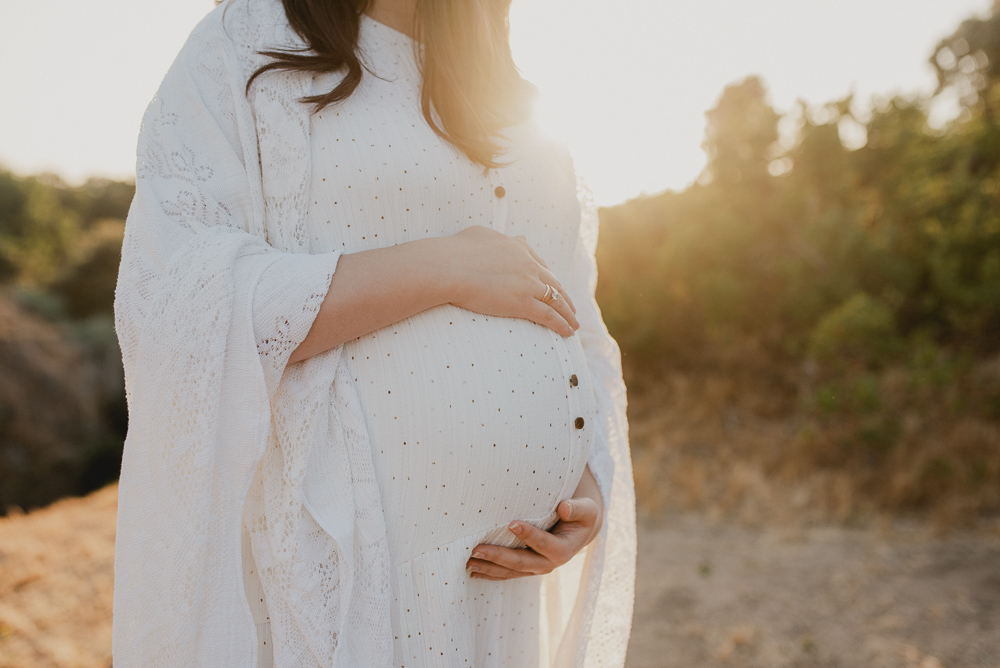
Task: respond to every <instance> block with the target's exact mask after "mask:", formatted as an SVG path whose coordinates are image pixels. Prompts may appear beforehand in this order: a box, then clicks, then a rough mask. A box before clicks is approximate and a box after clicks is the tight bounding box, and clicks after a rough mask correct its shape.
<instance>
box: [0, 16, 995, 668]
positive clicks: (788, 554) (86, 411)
mask: <svg viewBox="0 0 1000 668" xmlns="http://www.w3.org/2000/svg"><path fill="white" fill-rule="evenodd" d="M211 7H212V2H211V1H210V0H175V2H173V3H169V4H168V3H152V2H149V1H142V2H129V3H126V2H124V1H123V0H93V1H92V2H88V3H73V4H71V3H67V2H65V1H63V0H35V1H34V2H32V3H16V4H15V3H11V2H3V3H0V57H2V62H3V63H4V65H3V66H2V69H0V87H2V88H3V90H4V101H3V103H2V104H0V123H2V125H3V127H4V128H5V131H4V133H3V134H2V135H0V515H2V517H0V666H24V667H29V666H31V667H34V666H108V665H110V605H111V591H112V589H111V586H112V577H111V575H112V574H111V559H112V558H113V554H112V550H113V537H114V512H115V502H116V496H115V494H116V490H115V487H114V486H113V484H112V483H113V482H114V480H115V479H116V477H117V473H118V469H119V466H120V457H121V447H122V442H123V439H124V435H125V431H126V428H127V415H126V409H125V399H124V387H123V383H122V377H121V374H122V371H121V362H120V353H119V351H118V348H117V343H116V338H115V334H114V327H113V321H112V301H113V296H114V284H115V278H116V275H117V269H118V262H119V258H120V253H119V250H120V245H121V240H122V231H123V227H124V219H125V216H126V213H127V211H128V206H129V203H130V201H131V197H132V194H133V190H134V188H133V184H132V181H131V180H130V179H131V177H132V174H133V171H132V166H133V164H134V147H135V138H136V135H137V132H138V124H139V119H140V117H141V115H142V111H143V109H144V107H145V105H146V103H147V102H148V100H149V99H150V98H151V97H152V95H153V93H154V92H155V90H156V88H157V86H158V84H159V81H160V78H161V77H162V75H163V73H164V72H165V71H166V68H167V67H168V66H169V63H170V61H171V60H172V59H173V57H174V55H175V54H176V52H177V50H178V49H179V48H180V46H181V44H182V43H183V41H184V39H185V38H186V36H187V33H188V32H189V31H190V29H191V28H192V27H193V25H194V24H195V23H196V22H197V21H198V20H199V19H200V18H201V16H203V15H204V14H205V13H206V12H207V11H208V10H209V9H211ZM511 30H512V37H511V39H512V46H513V48H514V52H515V57H516V60H517V62H518V64H519V66H520V67H521V69H522V70H523V72H524V74H525V76H526V78H528V79H529V80H531V81H533V82H534V83H536V84H537V85H538V86H539V87H540V88H541V90H542V98H541V100H540V103H539V108H538V116H539V120H540V122H541V123H542V125H543V126H544V127H545V128H547V130H548V131H549V132H550V133H551V134H553V135H554V136H556V137H557V138H559V139H561V140H562V141H564V142H566V143H567V144H568V145H569V146H570V148H571V149H572V151H573V153H574V155H575V157H576V162H577V169H578V171H579V172H580V173H581V174H582V175H583V176H584V177H585V178H586V179H587V181H588V183H589V185H590V186H591V188H592V189H593V191H594V194H595V198H596V199H597V201H598V203H599V204H601V205H602V208H601V237H600V242H599V245H598V266H599V273H600V280H599V285H598V301H599V303H600V305H601V308H602V311H603V314H604V318H605V321H606V323H607V325H608V327H609V329H610V331H611V333H612V334H613V335H614V337H615V338H616V339H617V341H618V342H619V344H620V346H621V349H622V353H623V364H624V367H625V373H626V382H627V385H628V387H629V420H630V429H631V445H632V453H633V460H634V465H635V481H636V492H637V498H638V505H639V510H640V519H641V532H640V560H639V578H640V582H639V596H638V599H637V615H636V623H635V626H634V632H633V642H632V646H631V649H630V659H629V666H632V667H633V668H635V667H639V666H650V667H653V666H693V665H698V666H715V665H719V666H723V665H725V666H729V665H737V666H739V665H746V666H914V667H920V668H933V667H935V666H947V667H949V668H953V667H957V666H983V667H986V668H997V667H998V666H1000V2H997V1H993V2H991V1H990V0H948V1H947V2H945V1H943V0H880V2H878V3H870V2H863V1H861V0H843V1H841V2H837V3H832V2H808V3H805V2H801V1H798V2H796V1H794V0H767V1H765V2H761V3H745V2H736V1H735V0H706V1H704V2H698V3H694V2H650V1H640V0H623V1H622V2H618V3H594V2H583V1H582V0H575V1H572V2H571V1H569V0H546V2H544V3H527V2H523V1H522V2H514V4H513V5H512V12H511ZM109 484H111V486H108V485H109ZM88 495H89V496H88ZM65 497H76V498H68V499H66V498H65ZM59 499H65V500H63V501H59V502H58V503H56V504H55V505H50V504H52V503H53V502H56V501H58V500H59ZM31 511H34V512H31Z"/></svg>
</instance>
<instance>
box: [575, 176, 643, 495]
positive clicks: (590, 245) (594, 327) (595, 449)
mask: <svg viewBox="0 0 1000 668" xmlns="http://www.w3.org/2000/svg"><path fill="white" fill-rule="evenodd" d="M577 197H578V199H579V203H580V231H579V236H578V237H577V241H576V248H575V251H574V257H573V271H572V278H571V285H572V287H571V288H570V289H571V290H572V295H573V297H574V298H575V299H574V302H573V303H574V305H575V306H576V309H577V312H576V316H577V320H579V322H580V329H579V331H578V332H577V335H578V336H580V339H581V345H582V346H583V350H584V355H585V356H586V359H587V365H588V369H589V371H590V375H591V382H592V383H593V385H594V395H595V399H596V413H597V415H596V420H595V425H594V428H595V433H594V441H593V445H592V447H591V451H590V458H589V461H588V465H589V466H590V471H591V473H593V474H594V478H595V479H596V480H597V484H598V487H600V489H601V495H602V497H603V499H604V506H605V508H608V507H609V504H610V501H611V494H612V487H613V485H614V483H615V481H616V475H615V469H616V467H617V466H626V465H627V467H628V468H629V472H630V474H631V462H630V460H626V461H625V462H621V461H616V457H615V456H614V453H613V448H612V445H613V442H615V443H617V442H621V443H622V444H624V445H625V447H626V449H627V444H628V422H627V420H626V417H625V408H626V403H627V401H626V394H625V383H624V380H623V377H622V364H621V350H620V349H619V347H618V343H617V342H616V341H615V340H614V338H612V336H611V334H610V333H609V332H608V328H607V326H606V325H605V324H604V319H603V318H602V316H601V309H600V307H599V306H598V304H597V300H596V299H595V296H594V295H595V292H596V289H597V261H596V258H595V252H596V250H597V237H598V226H599V218H598V213H597V208H596V207H595V206H594V203H593V199H592V197H591V195H590V192H589V190H588V189H587V188H586V186H585V185H584V184H583V183H582V181H580V182H579V183H578V186H577ZM619 459H620V458H619Z"/></svg>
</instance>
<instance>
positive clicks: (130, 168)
mask: <svg viewBox="0 0 1000 668" xmlns="http://www.w3.org/2000/svg"><path fill="white" fill-rule="evenodd" d="M990 6H991V2H990V0H879V2H878V3H871V2H869V1H868V0H842V1H841V2H837V3H834V2H830V1H827V2H821V1H818V0H816V1H813V2H802V0H765V2H761V3H755V4H754V6H752V7H751V6H750V5H749V4H748V3H745V2H739V1H737V0H701V1H699V2H694V1H689V2H673V3H669V2H654V1H651V0H624V1H620V2H617V3H614V4H613V5H612V4H611V3H610V2H601V3H598V2H590V1H585V0H533V1H529V0H515V2H514V3H513V5H512V9H511V45H512V49H513V51H514V56H515V59H516V61H517V64H518V66H519V67H520V68H521V70H522V72H523V73H524V75H525V77H526V78H527V79H529V80H531V81H532V82H533V83H535V84H536V85H537V86H538V87H539V88H540V89H541V90H542V99H541V104H540V107H539V118H540V121H541V122H542V124H543V126H544V127H546V128H547V129H548V130H549V131H550V132H551V133H552V134H553V135H555V136H557V137H558V138H559V139H561V140H563V141H565V142H566V143H567V144H568V145H569V147H570V149H571V150H572V152H573V154H574V156H575V158H576V163H577V169H578V171H579V172H580V173H581V174H582V175H583V176H584V177H585V179H586V180H587V181H588V183H589V184H590V186H591V188H592V189H593V190H594V194H595V197H596V199H597V201H598V203H600V204H604V205H609V204H614V203H617V202H620V201H623V200H625V199H628V198H631V197H635V196H637V195H640V194H642V193H646V194H649V193H655V192H660V191H662V190H664V189H667V188H672V189H681V188H684V187H686V186H687V185H688V184H690V183H691V182H692V181H694V180H695V179H696V178H697V176H698V174H699V173H700V172H701V169H702V167H703V166H704V162H705V157H704V153H703V152H702V150H701V142H702V139H703V134H704V112H705V111H706V110H707V109H709V108H711V107H712V106H713V105H714V104H715V102H716V100H717V99H718V96H719V94H720V93H721V92H722V89H723V87H724V86H725V85H727V84H729V83H733V82H735V81H738V80H740V79H743V78H744V77H746V76H748V75H751V74H757V75H759V76H761V77H762V78H763V80H764V81H765V83H766V84H767V86H768V89H769V91H770V93H771V101H772V103H773V105H774V106H775V108H776V109H777V110H778V111H779V112H781V113H786V112H788V111H790V110H791V109H792V107H793V106H794V104H795V101H796V99H799V98H802V99H805V100H807V101H808V102H809V103H811V104H814V105H818V104H822V103H825V102H829V101H831V100H834V99H838V98H841V97H843V96H845V95H847V94H848V93H850V92H852V91H853V92H854V93H855V100H856V108H857V110H858V111H859V112H862V113H863V111H864V110H865V109H867V108H870V106H871V103H872V99H873V96H881V97H885V96H887V95H889V94H892V93H929V92H930V91H932V90H933V89H934V85H935V79H934V75H933V70H932V68H931V67H930V65H929V64H928V58H929V56H930V54H931V50H932V49H933V47H934V45H935V44H936V43H937V42H938V41H939V40H940V39H941V38H943V37H945V36H946V35H948V34H949V33H951V32H952V31H954V30H955V28H956V27H957V26H958V24H959V23H960V22H961V21H962V20H963V19H965V18H968V17H970V16H972V15H973V14H979V15H982V14H984V13H985V12H987V11H988V10H989V7H990ZM212 7H213V2H212V0H173V1H172V2H170V3H164V2H152V1H150V0H132V1H131V2H127V1H126V0H90V1H89V2H87V3H69V2H66V1H65V0H32V1H31V2H13V0H4V1H2V2H0V58H3V62H4V63H7V64H8V65H5V67H4V68H2V69H0V87H2V90H3V91H4V98H5V99H4V101H3V103H2V104H0V124H2V126H3V127H4V128H6V131H5V132H4V133H3V134H2V135H0V165H2V166H4V167H6V168H8V169H12V170H14V171H16V172H18V173H38V172H41V171H52V172H55V173H57V174H60V175H61V176H63V177H64V178H66V179H67V180H68V181H70V182H71V183H78V182H80V181H81V180H82V179H84V178H86V177H87V176H108V177H112V178H127V179H131V178H133V177H134V164H135V140H136V136H137V133H138V129H139V121H140V119H141V116H142V113H143V111H144V109H145V107H146V105H147V103H148V102H149V100H150V98H151V97H152V96H153V94H154V93H155V91H156V88H157V87H158V85H159V82H160V80H161V79H162V77H163V74H164V73H165V72H166V70H167V68H168V67H169V65H170V62H171V61H172V60H173V58H174V56H175V55H176V53H177V51H178V50H179V49H180V47H181V45H182V44H183V42H184V40H185V38H186V37H187V35H188V33H189V32H190V30H191V28H193V26H194V25H195V23H197V21H198V20H199V19H200V18H201V17H202V16H203V15H204V14H205V13H206V12H208V11H210V10H211V8H212ZM11 63H14V65H13V66H12V65H10V64H11ZM952 113H953V106H952V105H949V104H948V101H947V100H942V101H941V103H940V104H939V105H938V107H937V109H936V116H937V118H938V120H946V119H947V118H948V117H949V115H950V114H952Z"/></svg>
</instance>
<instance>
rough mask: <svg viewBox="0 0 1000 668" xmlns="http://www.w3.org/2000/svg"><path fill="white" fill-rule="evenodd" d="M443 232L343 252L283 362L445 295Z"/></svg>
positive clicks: (448, 294)
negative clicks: (313, 316)
mask: <svg viewBox="0 0 1000 668" xmlns="http://www.w3.org/2000/svg"><path fill="white" fill-rule="evenodd" d="M444 243H445V239H444V238H429V239H420V240H417V241H411V242H407V243H403V244H398V245H395V246H389V247H387V248H378V249H373V250H367V251H361V252H358V253H347V254H344V255H342V256H341V257H340V259H339V260H338V261H337V269H336V271H335V272H334V274H333V279H332V280H331V281H330V287H329V290H328V291H327V294H326V298H325V299H324V300H323V303H322V305H321V306H320V309H319V312H318V313H317V315H316V319H315V320H314V321H313V324H312V328H311V329H310V330H309V334H308V335H306V338H305V339H303V341H302V343H301V344H299V346H298V347H297V348H296V349H295V350H294V351H293V352H292V355H291V357H290V358H289V360H288V363H289V364H293V363H295V362H300V361H302V360H304V359H307V358H309V357H312V356H313V355H318V354H320V353H322V352H325V351H327V350H329V349H331V348H335V347H337V346H338V345H340V344H341V343H344V342H345V341H350V340H351V339H355V338H357V337H359V336H362V335H364V334H367V333H368V332H373V331H375V330H377V329H380V328H382V327H385V326H387V325H391V324H392V323H394V322H398V321H400V320H403V319H405V318H408V317H410V316H411V315H414V314H416V313H420V312H421V311H424V310H426V309H429V308H432V307H434V306H438V305H440V304H445V303H447V302H449V301H450V300H451V297H452V295H451V291H452V286H451V284H450V283H451V281H450V278H449V274H448V272H447V257H448V256H447V254H446V253H445V251H444V247H443V246H444Z"/></svg>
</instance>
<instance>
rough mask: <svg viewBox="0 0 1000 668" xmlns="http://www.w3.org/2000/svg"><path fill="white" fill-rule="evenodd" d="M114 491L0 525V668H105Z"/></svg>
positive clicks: (108, 657) (108, 658)
mask: <svg viewBox="0 0 1000 668" xmlns="http://www.w3.org/2000/svg"><path fill="white" fill-rule="evenodd" d="M117 506H118V486H117V485H113V486H111V487H107V488H105V489H102V490H100V491H98V492H95V493H94V494H92V495H90V496H88V497H84V498H79V499H66V500H64V501H60V502H58V503H56V504H54V505H52V506H49V507H48V508H45V509H42V510H38V511H35V512H32V513H29V514H27V515H11V516H8V517H6V518H3V519H0V666H4V667H5V668H56V667H58V668H108V667H110V665H111V604H112V592H113V583H114V541H115V513H116V509H117Z"/></svg>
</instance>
